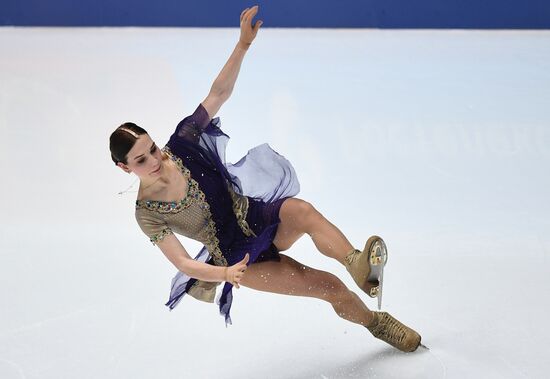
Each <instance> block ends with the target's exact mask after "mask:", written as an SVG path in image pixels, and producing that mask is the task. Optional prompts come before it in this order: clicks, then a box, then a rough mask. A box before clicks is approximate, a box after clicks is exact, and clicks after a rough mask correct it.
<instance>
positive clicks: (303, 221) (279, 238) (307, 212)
mask: <svg viewBox="0 0 550 379" xmlns="http://www.w3.org/2000/svg"><path fill="white" fill-rule="evenodd" d="M279 218H280V219H281V223H280V224H279V227H278V229H277V234H276V235H275V239H274V241H273V243H274V244H275V246H277V248H278V249H279V250H280V251H284V250H287V249H288V248H290V247H291V246H292V245H293V244H294V242H296V241H297V240H298V239H299V238H300V237H301V236H303V235H304V234H305V233H307V234H309V236H310V237H311V239H312V240H313V243H314V244H315V246H316V247H317V250H319V251H320V252H321V253H323V254H324V255H326V256H328V257H331V258H334V259H336V260H337V261H338V262H340V263H342V264H344V257H345V256H346V254H348V253H349V252H350V251H351V250H352V249H353V246H352V244H351V243H350V242H349V241H348V239H347V238H346V236H344V234H343V233H342V232H341V231H340V230H339V229H338V228H337V227H336V226H335V225H333V224H332V223H331V222H330V221H328V220H327V219H326V218H325V217H324V216H323V215H322V214H321V213H320V212H319V211H317V209H315V208H314V207H313V205H311V204H310V203H308V202H307V201H304V200H301V199H298V198H289V199H287V200H285V201H284V203H283V204H282V206H281V209H280V211H279Z"/></svg>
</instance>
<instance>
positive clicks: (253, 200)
mask: <svg viewBox="0 0 550 379" xmlns="http://www.w3.org/2000/svg"><path fill="white" fill-rule="evenodd" d="M228 140H229V136H228V135H227V134H225V133H224V132H223V131H222V130H221V129H220V120H219V117H216V118H214V119H212V120H210V119H209V116H208V113H207V112H206V109H205V108H204V107H203V106H202V104H199V106H198V107H197V109H196V110H195V112H194V113H193V114H192V115H190V116H188V117H185V118H184V119H183V120H182V121H180V122H179V123H178V125H177V127H176V131H175V132H174V133H173V134H172V136H171V137H170V140H169V141H168V143H167V144H166V145H165V146H164V147H163V148H162V151H163V152H165V153H166V154H167V155H168V156H169V157H170V158H171V159H172V160H173V161H174V162H175V163H176V165H177V166H178V167H179V168H180V171H181V173H182V175H183V176H184V177H185V178H186V179H187V180H188V193H187V195H186V197H185V198H184V199H182V200H181V201H179V202H165V201H157V200H136V213H135V216H136V220H137V222H138V224H139V226H140V228H141V229H142V230H143V232H144V233H145V234H146V235H147V236H148V237H149V239H150V241H151V242H152V243H153V244H154V245H155V244H156V243H157V242H159V241H161V240H162V239H163V238H164V237H165V236H166V235H168V234H170V233H174V232H176V233H178V234H181V235H184V236H187V237H189V238H193V239H195V240H197V241H200V242H201V243H203V245H204V246H203V248H202V249H201V250H200V252H199V253H198V254H197V256H196V257H195V258H194V259H195V260H198V261H201V262H206V263H208V264H212V265H217V266H231V265H233V264H235V263H237V262H239V261H241V260H242V259H243V258H244V256H245V254H246V253H249V255H250V259H249V261H248V264H249V265H250V264H254V263H256V262H261V261H265V260H277V261H278V260H280V255H279V253H278V251H277V249H276V247H275V245H273V239H274V238H275V234H276V232H277V226H278V224H279V222H280V219H279V209H280V207H281V205H282V203H283V202H284V200H285V199H287V198H289V197H293V196H296V195H297V194H298V192H299V191H300V184H299V182H298V178H297V176H296V172H295V170H294V168H293V167H292V165H291V163H290V162H289V161H288V160H287V159H285V158H284V157H283V156H281V155H280V154H278V153H277V152H275V151H274V150H273V149H271V147H270V146H269V145H268V144H267V143H264V144H262V145H259V146H256V147H255V148H253V149H251V150H249V151H248V153H247V154H246V155H245V156H244V157H243V158H241V159H240V160H239V161H238V162H237V163H235V164H232V163H227V162H226V161H225V149H226V146H227V141H228ZM219 284H221V283H212V282H204V281H201V280H197V279H195V278H190V277H189V276H187V275H186V274H184V273H183V272H181V271H179V272H178V273H177V274H176V276H175V277H174V278H173V279H172V287H171V291H170V299H169V300H168V302H167V303H166V304H165V305H166V306H168V307H169V309H170V310H172V309H174V307H176V305H177V304H178V303H179V302H180V301H181V299H182V298H183V296H184V295H185V294H186V293H188V294H189V295H191V296H193V297H195V298H196V299H198V300H202V301H207V302H213V301H214V299H213V298H214V295H215V293H216V287H217V286H218V285H219ZM232 288H233V286H232V285H231V284H230V283H227V282H226V283H225V285H224V287H223V289H222V291H221V294H219V296H218V297H217V299H216V303H217V304H218V305H219V309H220V314H221V315H223V316H224V317H225V323H226V326H227V325H228V324H231V323H232V322H231V317H230V315H229V312H230V309H231V303H232V300H233V294H232Z"/></svg>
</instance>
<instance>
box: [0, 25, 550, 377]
mask: <svg viewBox="0 0 550 379" xmlns="http://www.w3.org/2000/svg"><path fill="white" fill-rule="evenodd" d="M238 33H239V31H238V29H237V28H229V29H225V28H212V29H178V28H122V29H117V28H11V27H4V28H1V29H0V51H1V54H0V133H1V134H0V154H1V155H0V157H1V159H0V171H1V177H2V180H1V186H0V196H1V198H2V212H1V216H0V217H1V218H0V233H1V234H0V236H1V238H0V275H1V278H2V286H1V287H0V299H1V301H2V306H1V312H0V378H3V379H8V378H9V379H11V378H40V379H43V378H52V379H53V378H55V379H58V378H79V379H85V378H152V377H156V378H168V377H171V378H174V377H175V378H366V377H369V378H445V377H448V378H474V377H475V378H524V377H529V378H545V377H547V365H548V361H549V359H550V353H549V351H550V349H549V348H548V343H549V341H550V329H549V328H548V322H547V320H548V312H549V310H550V300H549V296H548V295H549V288H550V279H549V276H550V270H549V266H550V259H549V254H550V233H549V232H550V218H549V214H550V200H549V199H550V196H549V193H550V175H549V174H550V31H475V30H473V31H463V30H444V31H443V30H375V29H366V30H328V29H325V30H312V29H310V30H308V29H263V30H261V31H260V33H259V35H258V37H257V39H256V41H255V42H254V44H253V46H252V47H251V49H250V51H249V52H248V54H247V56H246V57H245V61H244V63H243V65H242V67H241V72H240V75H239V78H238V81H237V84H236V87H235V89H234V92H233V94H232V96H231V98H230V99H229V101H228V102H227V103H225V104H224V105H223V107H222V108H221V110H220V112H219V113H218V114H217V115H216V116H219V117H220V119H221V123H222V129H223V130H224V131H225V132H226V133H227V134H229V135H230V137H231V140H230V141H229V145H228V152H227V154H228V156H227V158H228V161H232V162H235V161H236V160H238V159H239V158H240V157H241V156H243V155H244V154H245V153H246V152H247V150H248V149H250V148H252V147H254V146H256V145H259V144H261V143H264V142H268V143H269V144H270V146H271V147H272V148H273V149H275V150H276V151H278V152H279V153H280V154H282V155H284V156H285V157H287V158H288V159H289V160H290V161H291V162H292V163H293V165H294V167H295V168H296V171H297V173H298V176H299V179H300V182H301V188H302V190H301V192H300V194H299V195H298V197H299V198H302V199H305V200H307V201H309V202H311V203H312V204H313V205H314V206H315V207H316V208H317V209H318V210H319V211H320V212H321V213H323V214H324V215H325V217H327V218H328V219H329V220H330V221H331V222H332V223H334V224H335V225H337V226H338V227H339V228H340V229H341V230H342V231H343V232H344V234H345V235H346V236H347V237H348V238H349V239H350V241H351V242H352V243H353V244H354V245H355V246H356V247H358V248H362V247H363V245H364V243H365V241H366V239H367V238H368V237H369V236H370V235H372V234H378V235H380V236H382V237H383V238H384V239H385V241H386V242H387V245H388V249H389V254H390V256H389V261H388V265H387V266H386V271H385V285H384V301H383V309H385V310H387V311H389V312H390V313H392V314H393V315H394V316H396V317H397V318H398V319H400V320H401V321H403V322H404V323H405V324H408V325H410V326H412V327H414V328H415V329H417V330H418V331H419V332H420V333H421V334H422V337H423V342H424V343H425V344H426V345H427V346H429V347H430V350H429V351H425V350H424V351H420V350H419V351H418V352H416V353H413V354H403V353H400V352H399V351H397V350H395V349H393V348H392V347H389V346H388V345H386V344H384V343H383V342H381V341H379V340H377V339H375V338H373V337H372V336H371V335H370V334H369V332H368V331H367V330H366V329H365V328H364V327H362V326H360V325H357V324H353V323H350V322H348V321H345V320H343V319H341V318H339V317H338V316H337V315H336V314H335V313H334V311H333V309H332V307H331V306H330V304H328V303H324V302H322V301H320V300H317V299H313V298H306V297H291V296H283V295H276V294H270V293H265V292H256V291H253V290H251V289H249V288H245V287H241V289H239V290H237V289H235V290H234V291H233V292H234V296H235V298H234V302H233V307H232V310H231V315H232V319H233V325H230V326H229V327H228V328H226V327H225V324H224V321H223V318H222V316H220V315H219V312H218V308H217V306H216V305H215V304H207V303H203V302H199V301H197V300H195V299H193V298H191V297H189V296H186V297H185V298H184V299H183V300H182V302H181V303H180V304H179V305H178V307H177V308H175V309H174V310H173V311H172V312H169V311H168V308H167V307H165V306H164V303H165V302H166V301H167V300H168V294H169V290H170V281H171V279H172V277H173V275H174V274H175V272H176V269H175V267H174V266H172V264H171V263H170V262H169V261H168V260H167V259H166V258H165V257H164V256H163V255H162V253H161V251H160V250H159V249H158V248H157V247H154V246H153V245H152V244H151V243H150V242H149V241H148V239H147V237H146V236H145V235H144V234H143V233H142V232H141V230H140V229H139V227H138V225H137V223H136V222H135V219H134V200H135V195H136V193H135V192H129V193H126V194H125V195H122V196H120V195H118V194H117V193H118V192H119V191H123V190H124V189H126V188H127V187H128V186H130V185H131V184H132V183H133V182H134V180H135V178H136V177H135V176H133V175H132V176H130V175H128V174H126V173H123V172H122V171H121V170H120V169H118V168H116V167H115V166H114V164H113V162H112V161H111V159H110V155H109V149H108V137H109V135H110V133H111V132H112V131H113V130H114V129H115V128H116V127H117V126H118V125H120V124H121V123H123V122H125V121H133V122H135V123H137V124H138V125H140V126H142V127H144V128H145V129H147V130H148V131H149V134H150V135H151V137H152V138H153V139H154V140H155V141H156V142H157V143H158V144H160V145H164V143H165V142H166V141H167V139H168V137H169V135H170V134H171V133H172V131H173V129H174V128H175V125H176V124H177V123H178V122H179V121H180V120H181V119H182V118H183V117H185V116H186V115H188V114H190V113H191V112H192V111H193V110H194V109H195V107H196V106H197V105H198V103H199V102H200V101H202V100H203V99H204V97H206V95H207V93H208V91H209V89H210V85H211V84H212V81H213V80H214V78H215V77H216V75H217V74H218V72H219V70H220V69H221V68H222V66H223V64H224V63H225V62H226V60H227V58H228V57H229V55H230V53H231V51H232V49H233V47H234V45H235V43H236V42H237V40H238ZM137 187H138V183H136V184H135V185H134V187H133V188H132V190H133V191H135V190H137ZM180 240H181V241H182V243H183V245H184V246H185V247H186V249H187V250H188V251H189V252H191V253H192V255H195V253H196V252H197V251H198V249H199V247H200V245H199V244H198V243H197V242H194V241H191V240H188V239H186V238H184V237H181V239H180ZM284 254H288V255H290V256H292V257H293V258H295V259H297V260H299V261H300V262H302V263H304V264H307V265H309V266H312V267H315V268H318V269H322V270H326V271H330V272H332V273H334V274H336V275H338V277H340V278H341V279H342V280H343V281H344V282H345V283H346V284H347V285H348V286H349V288H350V289H352V290H353V291H354V292H356V293H358V294H359V296H361V298H362V299H364V301H365V302H366V304H367V305H368V306H369V307H372V308H373V309H375V306H376V301H375V300H373V299H370V298H368V297H367V296H366V295H365V294H364V293H363V292H361V290H360V289H358V288H357V287H356V285H355V284H354V282H353V280H352V279H351V277H350V276H349V274H348V273H347V272H346V271H345V268H344V267H343V266H341V265H340V264H339V263H338V262H337V261H335V260H333V259H330V258H328V257H326V256H324V255H322V254H321V253H319V252H318V251H317V250H316V249H315V246H314V244H313V242H312V241H311V239H310V238H309V236H307V235H306V236H304V237H303V238H302V239H300V240H299V241H298V242H297V243H296V244H295V245H294V246H293V247H292V248H291V249H290V250H288V251H286V252H284ZM220 288H221V287H220ZM220 288H219V289H218V291H219V290H220Z"/></svg>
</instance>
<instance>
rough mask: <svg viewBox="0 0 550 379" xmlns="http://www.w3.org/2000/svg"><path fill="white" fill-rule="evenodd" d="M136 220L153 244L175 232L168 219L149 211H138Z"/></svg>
mask: <svg viewBox="0 0 550 379" xmlns="http://www.w3.org/2000/svg"><path fill="white" fill-rule="evenodd" d="M136 221H137V223H138V225H139V227H140V228H141V230H142V231H143V233H145V235H146V236H147V237H149V241H151V243H152V244H153V245H156V244H157V242H160V241H162V240H163V239H164V237H166V236H167V235H168V234H173V232H172V229H170V227H169V226H168V224H167V223H166V221H164V220H162V219H160V218H157V217H153V216H152V215H149V214H147V213H144V212H139V211H136Z"/></svg>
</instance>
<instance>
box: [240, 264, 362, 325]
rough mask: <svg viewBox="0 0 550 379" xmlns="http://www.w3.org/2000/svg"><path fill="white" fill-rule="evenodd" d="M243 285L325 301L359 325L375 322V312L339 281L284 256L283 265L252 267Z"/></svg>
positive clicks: (326, 273) (340, 314)
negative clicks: (373, 320)
mask: <svg viewBox="0 0 550 379" xmlns="http://www.w3.org/2000/svg"><path fill="white" fill-rule="evenodd" d="M240 284H241V285H243V286H245V287H250V288H253V289H255V290H258V291H265V292H272V293H278V294H283V295H293V296H306V297H315V298H318V299H321V300H324V301H326V302H328V303H330V304H331V305H332V307H333V309H334V311H335V312H336V313H337V314H338V316H340V317H342V318H344V319H346V320H349V321H351V322H354V323H356V324H360V325H364V326H367V325H369V324H370V323H371V321H372V319H373V312H372V311H370V310H369V309H368V308H367V306H366V305H365V304H364V303H363V301H362V300H361V299H360V298H359V296H357V295H356V294H355V293H354V292H352V291H350V290H349V289H348V288H347V287H346V285H345V284H344V283H343V282H342V281H341V280H340V279H339V278H338V277H336V276H335V275H333V274H331V273H329V272H326V271H321V270H316V269H314V268H311V267H308V266H306V265H304V264H301V263H300V262H298V261H296V260H294V259H292V258H290V257H288V256H286V255H284V254H281V261H280V262H276V261H265V262H259V263H254V264H251V265H249V266H248V268H247V269H246V273H245V275H244V277H243V279H242V280H241V282H240Z"/></svg>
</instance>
